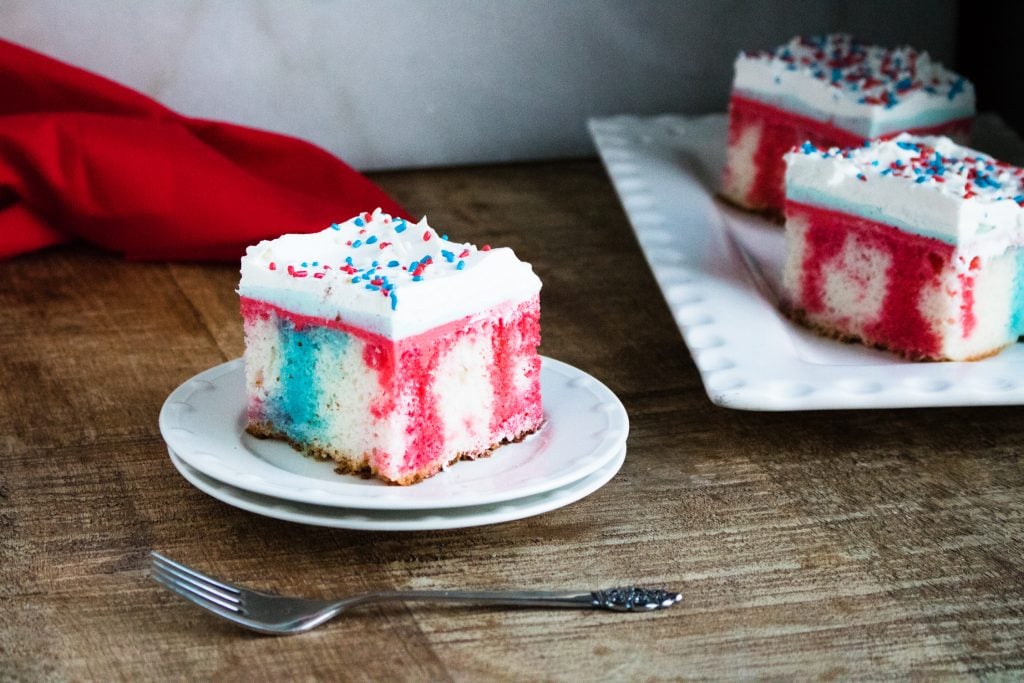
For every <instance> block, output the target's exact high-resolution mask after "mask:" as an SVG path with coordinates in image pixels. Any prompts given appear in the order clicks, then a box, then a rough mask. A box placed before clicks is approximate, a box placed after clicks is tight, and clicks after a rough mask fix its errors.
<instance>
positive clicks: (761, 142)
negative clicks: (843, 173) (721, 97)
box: [722, 34, 975, 215]
mask: <svg viewBox="0 0 1024 683" xmlns="http://www.w3.org/2000/svg"><path fill="white" fill-rule="evenodd" d="M974 110H975V98H974V86H973V85H972V84H971V83H970V82H969V81H968V80H966V79H965V78H963V77H962V76H960V75H958V74H956V73H954V72H952V71H949V70H948V69H946V68H944V67H943V66H942V65H941V64H939V63H937V62H934V61H933V60H932V59H931V58H930V57H929V56H928V53H926V52H918V51H917V50H914V49H913V48H910V47H898V48H892V49H889V48H883V47H879V46H875V45H867V44H864V43H861V42H858V41H857V40H855V39H853V38H852V37H850V36H849V35H846V34H833V35H828V36H823V37H816V38H803V37H801V38H794V39H793V40H792V41H790V42H789V43H787V44H786V45H783V46H781V47H779V48H778V49H776V50H774V51H772V52H757V53H742V54H740V56H739V57H738V58H737V60H736V64H735V77H734V81H733V89H732V95H731V97H730V102H729V139H728V149H727V154H726V167H725V171H724V174H723V183H722V194H723V195H724V196H725V197H726V198H727V199H729V200H731V201H733V202H734V203H736V204H738V205H740V206H743V207H746V208H750V209H755V210H760V211H765V212H768V213H770V214H775V215H780V214H781V212H782V208H783V204H784V201H785V200H784V193H783V174H784V172H785V165H784V163H783V160H782V157H783V155H784V154H785V152H786V151H787V150H789V149H790V148H791V147H793V146H794V145H799V144H801V143H803V142H804V141H810V142H811V143H813V144H815V145H817V146H819V147H826V148H827V147H831V146H838V147H855V146H858V145H860V144H861V143H862V142H863V141H864V140H865V139H868V138H876V137H888V136H892V135H895V134H898V133H901V132H911V133H914V134H917V135H926V134H935V135H939V134H941V135H948V136H952V137H954V138H956V139H957V140H959V141H965V140H966V139H967V137H968V133H969V129H970V125H971V122H972V120H973V116H974Z"/></svg>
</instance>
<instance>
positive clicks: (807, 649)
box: [0, 161, 1024, 681]
mask: <svg viewBox="0 0 1024 683" xmlns="http://www.w3.org/2000/svg"><path fill="white" fill-rule="evenodd" d="M374 179H375V180H377V181H378V182H379V183H380V184H381V185H382V186H383V187H384V188H385V189H386V190H388V191H389V192H390V193H392V195H393V196H394V197H396V198H397V199H398V200H399V201H400V202H401V203H403V204H404V205H405V206H407V207H408V208H409V209H410V210H411V211H412V212H413V213H414V214H417V215H419V214H426V215H428V216H429V217H430V219H431V223H432V224H433V225H435V226H439V227H442V228H444V230H445V231H447V232H448V233H450V234H451V235H452V236H453V237H457V238H458V239H460V240H461V239H465V240H470V241H473V242H476V243H478V244H482V243H491V244H500V245H509V246H512V247H514V248H515V249H516V251H517V252H518V253H519V254H520V256H521V257H522V258H524V259H525V260H528V261H531V262H532V263H533V264H534V266H535V269H536V270H537V272H538V274H539V275H540V276H541V278H542V280H543V282H544V290H543V299H542V301H543V334H544V340H543V346H542V352H543V353H544V354H546V355H549V356H553V357H555V358H558V359H561V360H563V361H566V362H568V363H571V364H573V365H575V366H577V367H579V368H581V369H583V370H585V371H587V372H589V373H591V374H592V375H594V376H595V377H597V378H599V379H600V380H602V381H603V382H604V383H606V384H607V385H608V386H609V387H610V388H611V389H612V390H613V391H615V392H616V393H617V394H618V395H619V396H620V397H621V399H622V401H623V402H624V404H625V405H626V408H627V410H628V411H629V415H630V420H631V432H630V437H629V441H628V454H627V459H626V463H625V465H624V467H623V469H622V471H621V472H620V473H619V474H618V476H616V477H615V478H614V479H613V480H612V481H611V482H610V483H609V484H608V485H606V486H605V487H604V488H602V489H600V490H599V491H597V492H596V493H594V494H593V495H591V496H590V497H588V498H585V499H584V500H581V501H579V502H577V503H575V504H573V505H570V506H568V507H566V508H563V509H560V510H557V511H553V512H550V513H548V514H544V515H541V516H538V517H533V518H530V519H525V520H522V521H518V522H512V523H507V524H500V525H494V526H486V527H480V528H472V529H464V530H455V531H438V532H419V533H371V532H358V531H346V530H337V529H325V528H317V527H309V526H302V525H297V524H291V523H287V522H283V521H277V520H273V519H269V518H265V517H261V516H257V515H254V514H250V513H247V512H244V511H242V510H239V509H235V508H233V507H229V506H227V505H225V504H222V503H220V502H218V501H217V500H214V499H213V498H210V497H208V496H206V495H205V494H203V493H201V492H200V491H198V490H196V489H195V488H193V487H192V486H191V485H189V484H188V483H187V482H186V481H184V480H183V479H182V478H181V477H180V476H179V475H178V473H177V472H176V471H175V470H174V468H173V466H172V465H171V463H170V461H169V460H168V457H167V451H166V448H165V446H164V443H163V441H162V439H161V438H160V434H159V431H158V428H157V414H158V412H159V410H160V407H161V404H162V403H163V401H164V399H165V398H166V396H167V395H168V393H169V392H170V391H171V390H172V389H173V388H174V387H176V386H177V385H178V384H180V383H181V382H182V381H184V380H185V379H187V378H189V377H191V376H192V375H194V374H195V373H197V372H199V371H201V370H204V369H206V368H209V367H211V366H213V365H216V364H218V363H221V362H223V361H225V360H227V359H231V358H235V357H237V356H238V355H240V353H241V351H242V335H241V323H240V317H239V313H238V302H237V296H236V294H235V293H234V288H235V286H236V284H237V276H238V268H237V265H236V264H228V265H196V264H175V265H168V264H163V263H127V262H125V261H123V260H122V259H121V258H119V257H117V256H114V255H110V254H107V253H104V252H101V251H99V250H97V249H94V248H90V247H86V246H73V247H64V248H57V249H51V250H47V251H44V252H42V253H37V254H32V255H28V256H23V257H20V258H16V259H13V260H9V261H6V262H0V307H2V308H0V310H2V311H3V322H4V324H3V325H2V327H0V383H2V390H0V439H2V440H0V679H12V680H154V679H155V680H196V679H214V680H274V679H291V680H317V679H344V680H357V681H361V680H367V681H370V680H431V681H444V680H464V681H477V680H494V679H497V680H508V679H519V680H566V681H569V680H597V679H606V680H664V679H735V678H774V679H788V680H791V679H799V680H805V679H812V680H813V679H824V680H830V679H850V678H860V679H878V678H886V677H906V676H913V677H918V678H933V677H943V678H946V677H954V678H957V677H997V678H1004V677H1005V678H1016V677H1019V676H1021V675H1022V673H1024V545H1022V538H1024V533H1022V532H1024V468H1022V463H1021V448H1022V444H1024V419H1022V418H1024V411H1022V409H1021V408H1018V407H1002V408H980V407H979V408H958V409H931V410H886V411H850V412H818V413H806V412H805V413H777V414H773V413H750V412H739V411H730V410H726V409H722V408H717V407H715V406H712V405H711V404H710V403H709V401H708V399H707V398H706V396H705V394H704V392H703V390H702V387H701V384H700V379H699V377H698V374H697V372H696V370H695V368H694V365H693V363H692V361H691V360H690V356H689V354H688V352H687V350H686V347H685V346H684V344H683V342H682V339H681V337H680V334H679V331H678V330H677V328H676V327H675V325H674V323H673V321H672V318H671V315H670V313H669V311H668V309H667V307H666V306H665V304H664V301H663V300H662V298H661V295H660V294H659V292H658V290H657V288H656V285H655V282H654V280H653V278H652V276H651V274H650V272H649V270H648V268H647V266H646V264H645V262H644V260H643V257H642V255H641V253H640V251H639V249H638V247H637V244H636V242H635V240H634V237H633V235H632V233H631V231H630V229H629V227H628V224H627V222H626V219H625V216H624V214H623V211H622V209H621V207H620V205H619V204H618V201H617V200H616V197H615V195H614V193H613V191H612V189H611V186H610V184H609V182H608V180H607V178H606V176H605V174H604V172H603V170H602V168H601V166H600V165H599V164H597V163H596V162H590V161H587V162H566V163H549V164H526V165H516V166H499V167H485V168H467V169H453V170H437V171H415V172H401V173H389V174H381V175H376V176H374ZM151 549H157V550H160V551H162V552H164V553H166V554H168V555H169V556H171V557H174V558H177V559H180V560H181V561H184V562H187V563H191V564H194V565H197V566H199V567H201V568H203V569H205V570H207V571H209V572H210V573H213V574H217V575H223V576H225V577H229V578H231V579H233V580H235V581H239V582H244V583H246V584H249V585H252V586H254V587H260V588H265V589H270V590H276V591H281V592H286V593H294V594H305V595H310V596H325V597H327V596H334V595H344V594H346V593H350V592H354V591H365V590H371V589H391V588H445V587H462V588H555V589H561V588H596V587H608V586H614V585H618V584H638V585H647V586H655V587H666V588H670V589H678V590H681V591H682V592H683V593H684V595H685V600H684V602H683V603H682V604H681V605H679V606H677V607H675V608H673V609H671V610H668V611H665V612H662V613H656V614H647V615H616V614H608V613H597V612H579V611H572V610H567V611H542V610H514V609H502V608H499V609H483V608H464V607H430V606H425V605H414V606H405V605H401V604H390V605H386V606H380V607H369V608H366V609H363V610H361V611H356V612H353V613H351V615H350V616H347V617H344V618H342V619H339V620H336V621H334V622H332V623H330V624H329V625H327V626H324V627H321V628H320V629H318V630H316V631H314V632H311V633H309V634H306V635H302V636H295V637H289V638H271V637H263V636H258V635H255V634H251V633H248V632H245V631H242V630H239V629H238V628H236V627H234V626H232V625H231V624H228V623H227V622H222V621H219V620H217V619H215V618H212V617H211V616H209V615H207V614H205V613H204V612H202V611H200V610H198V609H197V608H195V607H193V606H191V605H189V604H187V603H185V602H183V601H182V600H180V599H178V598H177V597H175V596H173V595H171V594H170V593H168V592H167V591H165V590H163V589H162V588H160V587H159V586H158V585H156V584H155V583H153V582H152V581H151V580H150V579H149V578H148V572H147V553H148V552H149V551H150V550H151Z"/></svg>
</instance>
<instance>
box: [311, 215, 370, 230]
mask: <svg viewBox="0 0 1024 683" xmlns="http://www.w3.org/2000/svg"><path fill="white" fill-rule="evenodd" d="M352 222H353V223H355V224H356V225H357V226H358V227H360V228H361V227H363V226H364V225H366V221H364V220H363V218H362V216H359V217H357V218H356V219H355V220H354V221H352ZM320 225H323V223H321V224H320Z"/></svg>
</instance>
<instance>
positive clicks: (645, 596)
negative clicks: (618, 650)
mask: <svg viewBox="0 0 1024 683" xmlns="http://www.w3.org/2000/svg"><path fill="white" fill-rule="evenodd" d="M682 599H683V596H682V594H680V593H672V592H669V591H665V590H661V589H648V588H635V587H629V588H611V589H608V590H599V591H592V592H590V593H573V592H556V591H415V590H413V591H393V592H386V593H373V594H370V595H365V596H360V597H357V598H353V599H351V600H347V601H345V602H346V606H351V605H353V604H356V603H363V602H379V601H396V600H401V601H424V602H473V603H478V604H481V605H518V606H520V607H575V608H579V609H605V610H611V611H614V612H648V611H651V610H656V609H663V608H665V607H671V606H672V605H674V604H676V603H677V602H679V601H680V600H682Z"/></svg>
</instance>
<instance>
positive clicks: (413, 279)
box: [412, 275, 423, 282]
mask: <svg viewBox="0 0 1024 683" xmlns="http://www.w3.org/2000/svg"><path fill="white" fill-rule="evenodd" d="M422 279H423V276H422V275H413V276H412V281H413V282H419V281H420V280H422Z"/></svg>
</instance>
